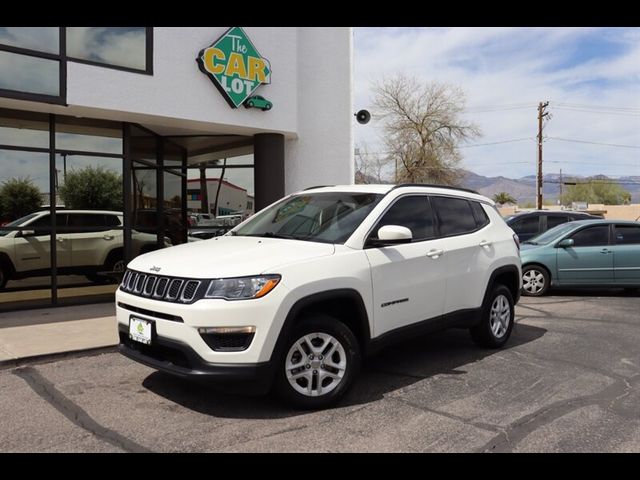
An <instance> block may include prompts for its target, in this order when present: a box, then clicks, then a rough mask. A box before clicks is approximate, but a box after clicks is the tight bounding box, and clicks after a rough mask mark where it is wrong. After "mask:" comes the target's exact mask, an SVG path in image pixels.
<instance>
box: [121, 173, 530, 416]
mask: <svg viewBox="0 0 640 480" xmlns="http://www.w3.org/2000/svg"><path fill="white" fill-rule="evenodd" d="M520 287H521V265H520V256H519V246H518V243H517V238H516V237H515V234H514V232H513V230H511V229H510V228H509V227H508V226H507V225H506V223H505V222H504V220H503V219H502V217H501V216H500V214H499V213H498V212H497V210H496V209H495V206H494V203H493V202H492V201H491V200H489V199H488V198H485V197H483V196H481V195H478V194H476V193H475V192H471V191H467V190H461V189H454V188H448V187H438V186H425V185H400V186H397V187H394V186H392V185H355V186H354V185H349V186H334V187H319V188H313V189H309V190H306V191H302V192H299V193H296V194H293V195H289V196H287V197H285V198H284V199H282V200H280V201H278V202H276V203H274V204H273V205H271V206H269V207H267V208H265V209H264V210H262V211H261V212H259V213H257V214H256V215H254V216H253V217H251V218H250V219H248V220H246V221H244V222H243V223H241V224H240V225H238V226H236V227H235V228H234V229H233V230H231V231H230V232H229V233H227V234H226V235H224V236H219V237H215V238H212V239H210V240H204V241H201V242H195V243H190V244H187V245H180V246H176V247H172V248H169V249H164V250H160V251H156V252H152V253H148V254H146V255H141V256H140V257H138V258H136V259H134V260H133V261H131V262H130V263H129V265H128V269H127V271H126V273H125V276H124V279H123V282H122V284H121V285H120V287H119V289H118V291H117V293H116V302H117V322H118V327H119V332H120V346H119V348H120V351H121V352H122V353H123V354H124V355H126V356H128V357H130V358H132V359H134V360H136V361H138V362H141V363H143V364H146V365H149V366H151V367H153V368H155V369H158V370H162V371H165V372H169V373H171V374H174V375H177V376H180V377H184V378H191V379H197V380H208V381H216V382H220V383H223V384H225V385H227V386H228V387H227V388H232V387H233V388H234V389H235V388H236V387H240V386H244V387H249V388H250V389H252V390H257V391H262V392H266V391H268V390H269V389H270V388H271V387H274V388H275V390H276V391H277V392H278V393H279V394H280V395H281V396H282V397H283V398H284V399H286V400H288V401H290V402H292V403H294V404H295V405H297V406H299V407H303V408H322V407H326V406H328V405H331V404H333V403H334V402H336V401H337V400H338V399H339V398H340V397H342V396H343V395H344V394H345V393H346V392H347V391H348V389H349V387H351V385H352V384H353V382H354V379H355V378H356V375H357V372H358V370H359V367H360V365H361V362H362V360H363V359H364V358H365V357H366V356H367V355H370V354H372V353H373V352H375V351H377V350H378V349H379V348H381V347H382V346H384V345H386V344H388V343H389V342H392V341H396V340H399V339H402V338H406V337H413V336H415V335H417V334H421V333H425V332H433V331H436V330H441V329H444V328H448V327H465V328H469V329H470V332H471V336H472V337H473V339H474V340H475V341H476V342H477V343H478V344H480V345H482V346H485V347H490V348H497V347H501V346H502V345H504V344H505V342H506V341H507V339H508V338H509V336H510V334H511V330H512V328H513V325H514V304H515V303H516V302H517V301H518V298H519V295H520Z"/></svg>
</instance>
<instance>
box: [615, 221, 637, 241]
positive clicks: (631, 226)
mask: <svg viewBox="0 0 640 480" xmlns="http://www.w3.org/2000/svg"><path fill="white" fill-rule="evenodd" d="M618 228H635V229H638V231H640V225H627V224H622V223H620V224H615V225H614V226H613V239H612V240H613V245H615V246H617V247H626V246H629V245H638V246H640V241H638V242H637V243H618Z"/></svg>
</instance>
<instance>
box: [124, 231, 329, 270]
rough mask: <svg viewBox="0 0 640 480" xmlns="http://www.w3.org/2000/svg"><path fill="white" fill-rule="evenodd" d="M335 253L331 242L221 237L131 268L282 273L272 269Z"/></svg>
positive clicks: (137, 261) (143, 259) (157, 254)
mask: <svg viewBox="0 0 640 480" xmlns="http://www.w3.org/2000/svg"><path fill="white" fill-rule="evenodd" d="M334 251H335V247H334V245H333V244H330V243H318V242H305V241H301V240H288V239H280V238H262V237H232V236H221V237H215V238H212V239H209V240H203V241H201V242H192V243H185V244H182V245H177V246H175V247H170V248H163V249H161V250H156V251H154V252H150V253H146V254H144V255H140V256H139V257H136V258H134V259H133V260H132V261H131V262H129V265H128V268H132V269H134V270H138V271H140V272H152V271H153V272H154V273H157V274H158V275H169V276H176V277H189V278H224V277H241V276H246V275H256V274H260V273H278V272H275V271H271V270H270V269H271V268H273V267H276V266H278V267H281V266H284V265H286V264H289V263H295V262H299V261H303V260H308V259H311V258H315V257H323V256H327V255H333V253H334ZM152 268H154V270H151V269H152ZM158 268H159V269H160V270H159V271H158V270H156V269H158Z"/></svg>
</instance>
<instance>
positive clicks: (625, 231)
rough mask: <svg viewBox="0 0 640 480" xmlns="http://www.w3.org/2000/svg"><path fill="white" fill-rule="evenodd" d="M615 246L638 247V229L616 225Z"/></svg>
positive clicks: (639, 239) (639, 241) (639, 237)
mask: <svg viewBox="0 0 640 480" xmlns="http://www.w3.org/2000/svg"><path fill="white" fill-rule="evenodd" d="M616 245H640V227H636V226H633V225H616Z"/></svg>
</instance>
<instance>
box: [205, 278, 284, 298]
mask: <svg viewBox="0 0 640 480" xmlns="http://www.w3.org/2000/svg"><path fill="white" fill-rule="evenodd" d="M279 281H280V275H259V276H256V277H238V278H220V279H217V280H211V282H210V283H209V288H207V292H206V293H205V294H204V298H224V299H226V300H244V299H248V298H260V297H264V296H265V295H266V294H267V293H269V292H270V291H271V290H273V289H274V288H275V286H276V285H277V284H278V282H279Z"/></svg>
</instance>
